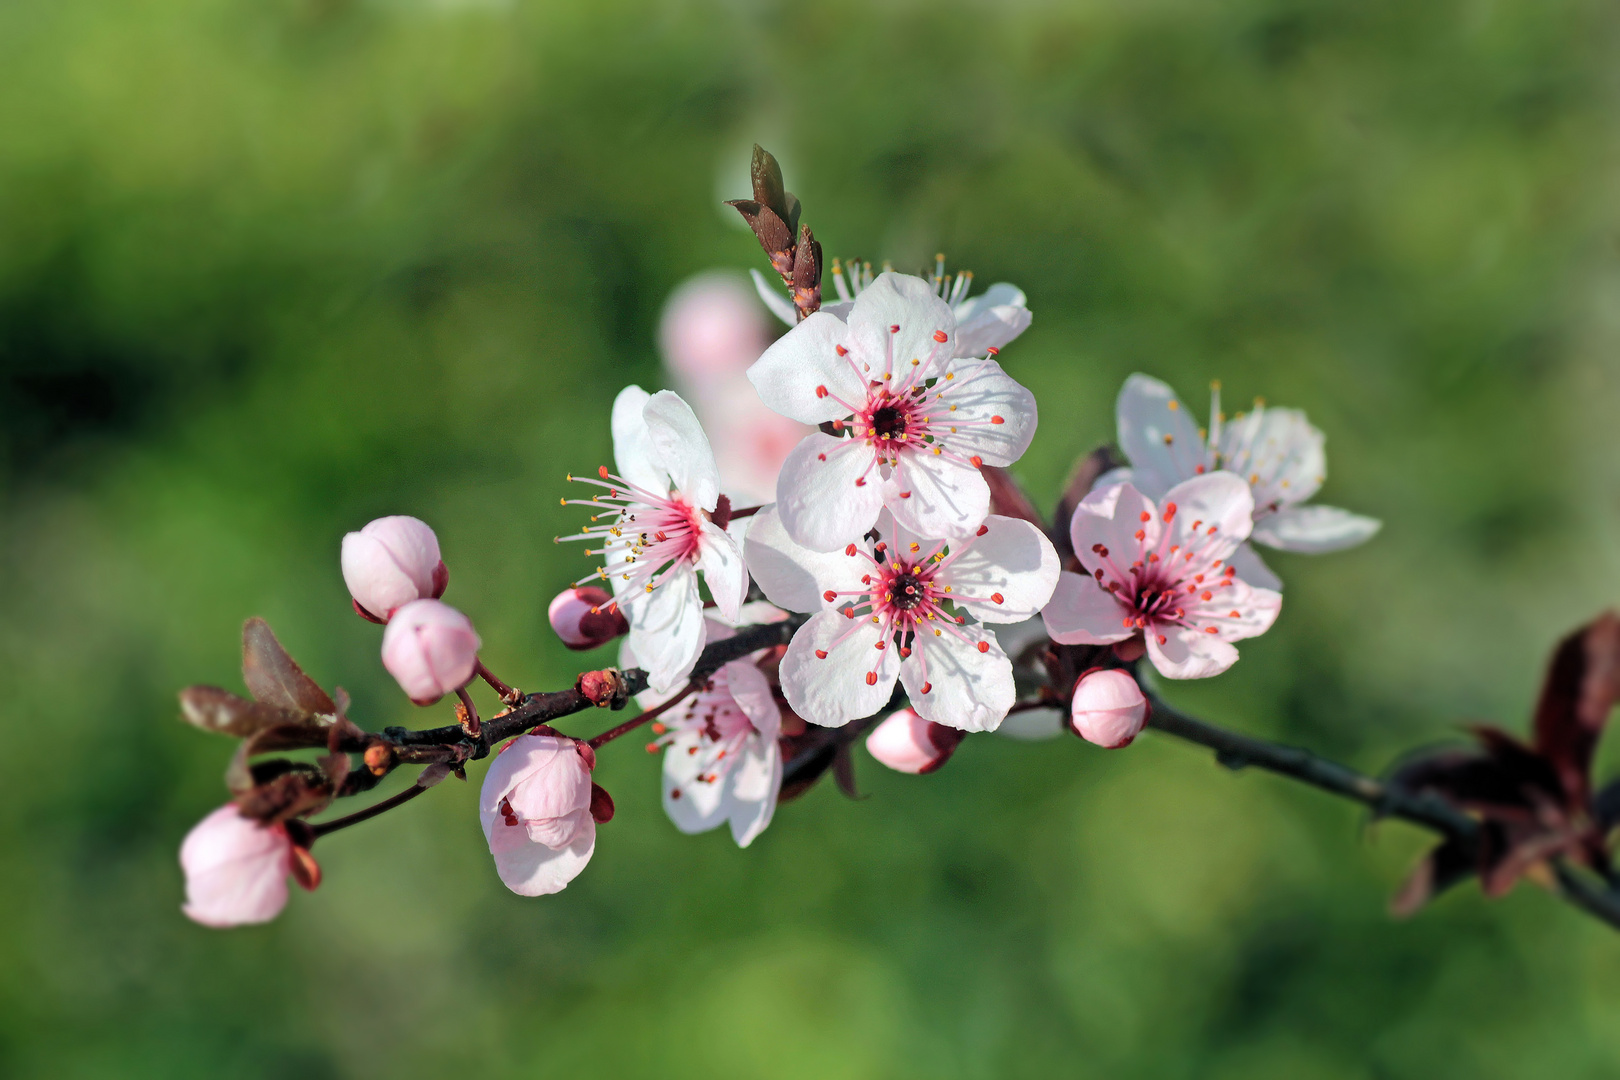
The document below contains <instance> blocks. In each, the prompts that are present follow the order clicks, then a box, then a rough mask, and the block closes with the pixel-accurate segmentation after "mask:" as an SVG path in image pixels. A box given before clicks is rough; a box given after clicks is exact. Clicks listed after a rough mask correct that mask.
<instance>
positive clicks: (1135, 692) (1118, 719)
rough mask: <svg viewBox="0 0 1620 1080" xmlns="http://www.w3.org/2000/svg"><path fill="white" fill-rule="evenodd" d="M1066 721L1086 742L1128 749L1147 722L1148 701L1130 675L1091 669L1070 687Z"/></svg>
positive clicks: (1118, 670) (1117, 671) (1112, 669)
mask: <svg viewBox="0 0 1620 1080" xmlns="http://www.w3.org/2000/svg"><path fill="white" fill-rule="evenodd" d="M1069 708H1070V712H1069V722H1070V724H1072V725H1073V727H1074V731H1075V734H1076V735H1079V736H1080V737H1081V738H1082V739H1085V740H1086V741H1087V742H1093V743H1096V744H1097V745H1098V746H1104V747H1107V748H1108V749H1110V750H1117V749H1119V748H1121V747H1124V746H1129V745H1130V744H1131V740H1132V739H1134V738H1136V736H1137V733H1138V732H1140V731H1141V730H1142V727H1143V725H1145V724H1146V723H1147V719H1148V713H1149V708H1148V701H1147V698H1146V697H1144V696H1143V695H1142V688H1141V687H1140V686H1137V685H1136V680H1135V679H1133V678H1131V675H1130V672H1128V671H1121V670H1120V669H1119V668H1108V669H1093V670H1091V671H1088V672H1086V673H1085V674H1084V675H1082V676H1080V681H1079V683H1078V684H1076V686H1075V688H1074V702H1073V704H1071V705H1070V707H1069Z"/></svg>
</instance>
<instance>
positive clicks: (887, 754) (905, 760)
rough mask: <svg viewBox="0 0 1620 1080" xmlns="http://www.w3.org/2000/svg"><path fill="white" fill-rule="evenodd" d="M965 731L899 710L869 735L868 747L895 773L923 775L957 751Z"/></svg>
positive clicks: (908, 711)
mask: <svg viewBox="0 0 1620 1080" xmlns="http://www.w3.org/2000/svg"><path fill="white" fill-rule="evenodd" d="M964 737H965V735H964V733H963V732H961V731H958V730H957V729H955V728H948V727H946V726H945V725H943V724H936V723H933V722H932V721H929V720H924V719H923V718H922V717H920V716H918V715H917V713H916V711H915V710H912V709H898V710H896V711H895V712H892V713H890V714H889V715H888V716H887V717H885V718H884V720H883V722H882V723H881V724H879V725H878V726H877V727H875V728H873V729H872V733H871V734H870V735H868V736H867V737H866V749H867V752H868V753H870V754H871V755H872V756H873V757H874V758H876V759H877V760H878V761H881V762H882V763H883V764H885V765H887V766H888V767H889V768H891V769H894V770H895V771H896V772H903V773H911V774H913V775H915V776H921V775H923V774H924V773H931V772H933V771H934V770H935V769H938V768H939V767H940V766H942V765H944V764H945V763H946V762H947V761H949V760H950V759H951V755H952V754H954V753H956V748H957V746H958V745H959V744H960V743H961V742H962V739H963V738H964Z"/></svg>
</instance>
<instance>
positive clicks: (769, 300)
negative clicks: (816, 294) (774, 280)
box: [748, 270, 799, 326]
mask: <svg viewBox="0 0 1620 1080" xmlns="http://www.w3.org/2000/svg"><path fill="white" fill-rule="evenodd" d="M748 275H749V276H750V277H752V278H753V279H754V291H755V292H757V293H759V298H760V299H761V300H763V301H764V302H765V306H766V307H768V308H770V309H771V314H772V315H775V316H776V317H777V318H778V319H781V320H782V321H783V322H785V323H787V324H788V325H789V326H795V325H797V324H798V322H799V309H798V308H796V307H794V306H793V301H792V300H790V299H789V298H788V297H786V296H783V295H782V294H781V293H779V292H777V291H776V289H775V288H774V287H773V286H772V285H771V283H770V282H768V281H766V280H765V275H764V274H762V273H760V272H759V271H758V270H749V271H748Z"/></svg>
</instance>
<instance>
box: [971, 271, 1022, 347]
mask: <svg viewBox="0 0 1620 1080" xmlns="http://www.w3.org/2000/svg"><path fill="white" fill-rule="evenodd" d="M955 315H956V355H957V356H983V355H984V354H985V353H986V352H987V351H988V350H990V349H999V348H1001V347H1002V346H1004V345H1006V344H1007V342H1009V341H1011V340H1012V339H1013V338H1015V337H1017V336H1018V335H1019V334H1022V333H1023V332H1024V331H1025V330H1027V329H1029V323H1030V313H1029V306H1028V304H1027V303H1026V301H1025V298H1024V290H1022V289H1020V288H1018V287H1017V286H1016V285H1009V284H1007V283H1006V282H1005V281H1000V282H997V283H996V284H994V285H992V286H990V288H989V289H988V290H986V291H985V293H984V294H983V295H981V296H974V297H969V298H968V299H966V300H964V301H962V302H961V303H960V304H957V305H956V310H955Z"/></svg>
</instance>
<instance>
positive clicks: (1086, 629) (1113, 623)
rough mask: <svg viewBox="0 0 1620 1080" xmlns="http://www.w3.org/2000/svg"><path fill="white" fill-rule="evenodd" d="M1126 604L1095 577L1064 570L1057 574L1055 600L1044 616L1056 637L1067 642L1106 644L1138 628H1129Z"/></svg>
mask: <svg viewBox="0 0 1620 1080" xmlns="http://www.w3.org/2000/svg"><path fill="white" fill-rule="evenodd" d="M1126 615H1127V612H1126V610H1125V608H1124V607H1123V606H1122V605H1121V604H1120V603H1119V601H1117V600H1115V599H1114V597H1113V594H1112V593H1110V592H1108V590H1106V589H1104V588H1103V587H1102V586H1101V585H1098V584H1097V581H1096V579H1095V578H1089V577H1082V576H1081V575H1079V574H1071V573H1069V572H1067V571H1064V572H1063V573H1062V574H1059V575H1058V582H1057V588H1055V589H1054V590H1053V591H1052V602H1051V603H1049V604H1047V605H1046V610H1044V611H1042V612H1041V617H1042V618H1043V619H1044V620H1045V621H1046V632H1047V634H1049V635H1050V636H1051V638H1052V640H1053V641H1058V642H1062V643H1063V644H1065V645H1107V644H1110V643H1112V642H1115V641H1124V640H1125V639H1126V638H1128V637H1130V636H1131V634H1133V633H1134V632H1135V631H1134V630H1131V629H1128V628H1126V626H1125V618H1126Z"/></svg>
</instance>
